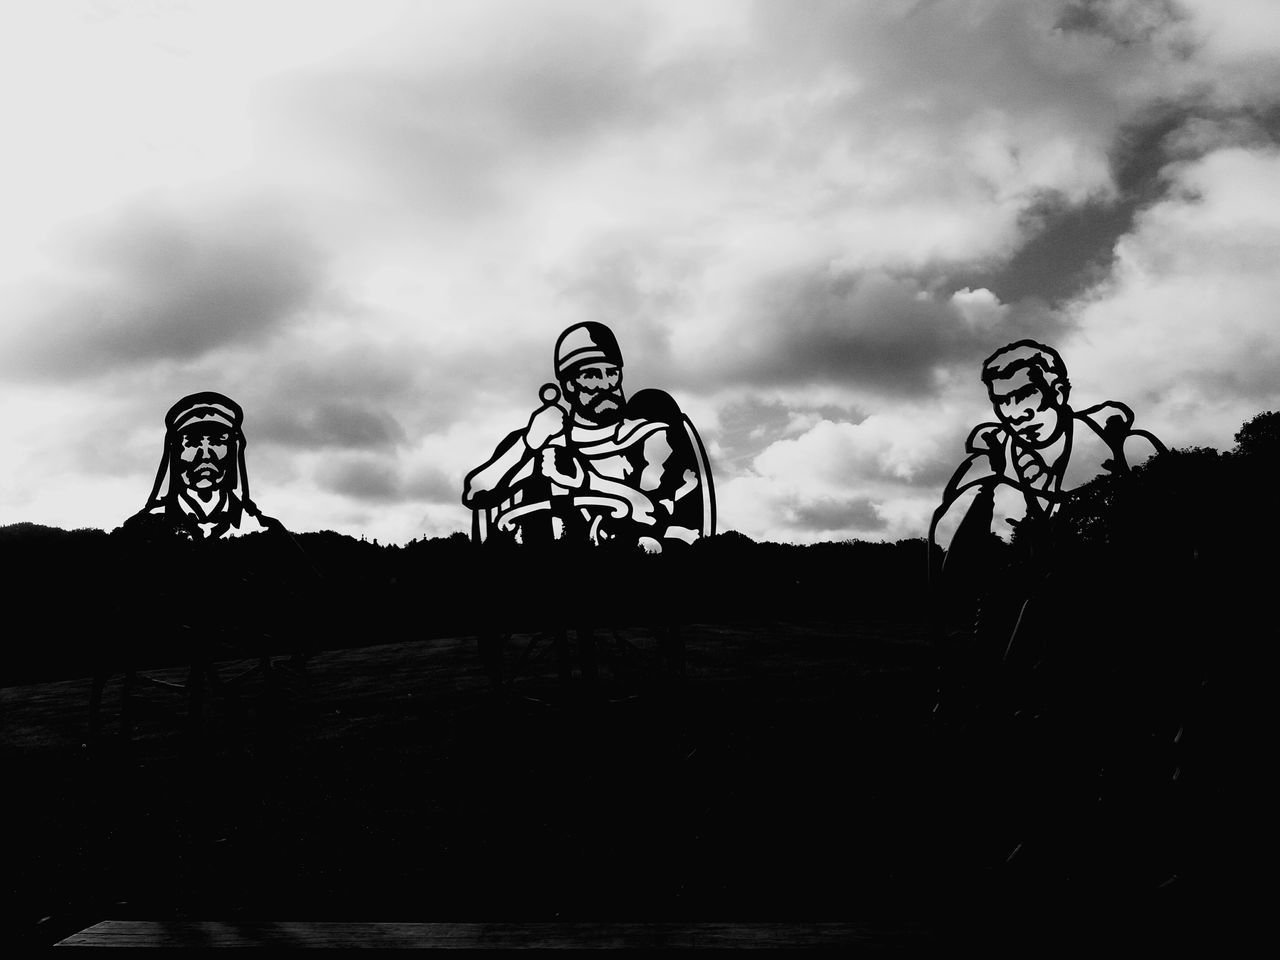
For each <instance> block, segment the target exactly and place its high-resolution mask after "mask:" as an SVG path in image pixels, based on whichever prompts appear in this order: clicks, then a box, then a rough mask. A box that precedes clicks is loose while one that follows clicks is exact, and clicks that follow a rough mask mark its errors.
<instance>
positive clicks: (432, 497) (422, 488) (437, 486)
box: [404, 468, 462, 503]
mask: <svg viewBox="0 0 1280 960" xmlns="http://www.w3.org/2000/svg"><path fill="white" fill-rule="evenodd" d="M404 495H405V499H406V500H417V501H422V502H424V503H457V502H458V500H459V499H460V498H461V497H462V481H461V480H460V479H459V478H457V477H450V476H448V475H447V474H445V472H444V471H443V470H436V469H432V468H427V469H424V470H421V471H420V472H418V473H417V474H412V475H410V476H409V478H408V479H407V480H406V481H405V484H404Z"/></svg>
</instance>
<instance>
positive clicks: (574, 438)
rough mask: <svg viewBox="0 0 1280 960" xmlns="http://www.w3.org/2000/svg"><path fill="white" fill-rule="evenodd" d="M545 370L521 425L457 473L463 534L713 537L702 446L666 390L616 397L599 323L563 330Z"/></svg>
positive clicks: (658, 543) (614, 352)
mask: <svg viewBox="0 0 1280 960" xmlns="http://www.w3.org/2000/svg"><path fill="white" fill-rule="evenodd" d="M555 365H556V376H557V378H558V379H559V383H560V385H559V387H557V386H556V385H555V384H546V385H544V386H543V387H542V389H541V391H540V392H539V396H540V398H541V400H542V403H543V405H542V407H540V408H539V409H538V410H536V411H535V412H534V414H533V416H531V417H530V418H529V424H528V426H527V427H525V428H524V429H521V430H514V431H512V432H511V433H510V434H508V435H507V437H506V438H505V439H504V440H503V441H502V443H500V444H499V445H498V448H497V449H496V450H495V451H494V453H493V456H492V457H491V458H490V459H489V460H488V461H487V462H486V463H484V464H482V465H481V466H479V467H477V468H476V469H475V470H473V471H471V473H469V474H468V475H467V478H466V483H465V489H464V491H463V495H462V502H463V503H464V504H466V505H467V506H468V507H471V508H472V510H473V511H475V513H474V523H473V527H472V532H473V536H474V538H475V539H476V540H478V541H481V542H483V541H485V540H488V539H489V538H490V537H491V536H493V535H495V534H497V535H506V536H509V537H510V538H511V539H513V540H515V541H517V542H520V543H535V542H544V541H546V540H548V539H562V538H568V539H575V540H578V541H579V542H583V541H586V542H590V543H592V544H596V545H598V544H602V543H605V542H610V541H620V542H622V543H625V544H628V545H635V546H639V547H641V548H642V549H643V550H644V551H645V552H647V553H659V552H661V551H662V549H663V545H664V544H670V543H672V542H674V541H679V542H683V543H692V542H693V541H694V540H696V539H697V538H698V537H699V536H710V535H711V534H713V533H714V532H715V492H714V488H713V486H712V479H711V470H710V468H709V466H708V464H707V457H706V452H705V450H704V449H703V446H702V441H701V440H700V439H699V437H698V434H697V431H696V430H695V429H694V428H693V424H692V423H691V422H690V421H689V418H688V417H686V416H685V415H684V414H683V413H681V411H680V408H679V406H678V405H677V404H676V402H675V400H674V399H672V397H671V396H670V395H669V394H666V393H664V392H662V391H660V390H642V391H640V392H639V393H637V394H636V395H635V396H634V397H632V399H631V400H630V402H628V401H627V399H626V394H625V393H624V391H623V389H622V351H621V350H620V349H619V347H618V341H617V339H616V338H615V337H614V335H613V332H612V331H611V330H610V329H609V328H608V327H606V326H605V325H604V324H602V323H580V324H577V325H576V326H572V327H570V328H568V329H567V330H565V331H564V332H563V333H562V334H561V335H560V339H559V340H558V341H557V342H556V350H555ZM562 400H563V401H564V402H563V403H562V402H561V401H562ZM566 426H567V427H568V429H566Z"/></svg>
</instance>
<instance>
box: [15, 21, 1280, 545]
mask: <svg viewBox="0 0 1280 960" xmlns="http://www.w3.org/2000/svg"><path fill="white" fill-rule="evenodd" d="M0 74H2V79H3V83H0V102H2V103H3V108H4V114H5V116H6V118H8V130H7V134H8V135H7V137H6V153H5V159H4V165H3V168H0V169H3V170H4V172H5V173H6V176H4V177H3V178H0V204H2V207H3V209H4V210H5V211H6V215H5V217H4V219H3V221H2V222H0V255H2V256H3V263H4V274H3V281H0V415H3V417H4V419H5V423H6V425H7V437H6V446H7V447H8V454H7V456H6V458H5V463H6V465H7V466H8V469H7V470H6V471H5V472H4V474H3V477H0V522H14V521H19V520H29V521H33V522H39V523H48V524H55V525H59V526H64V527H76V526H99V527H107V528H110V527H112V526H114V525H115V524H116V523H118V518H119V517H121V516H126V515H128V514H129V513H130V512H132V511H133V510H136V508H137V506H136V499H137V491H138V489H139V488H145V487H146V485H147V484H148V483H149V482H150V475H151V474H152V472H153V470H154V462H153V461H154V436H153V434H154V426H153V420H154V411H155V410H156V409H164V408H166V407H167V405H168V404H169V403H171V402H172V399H173V397H175V396H181V395H184V394H186V393H189V392H191V391H193V390H212V391H218V392H220V393H224V394H227V395H229V396H234V397H236V398H237V400H238V401H239V402H240V403H241V404H243V406H244V407H245V409H251V410H253V411H254V424H255V427H254V438H253V439H254V482H255V485H256V486H257V487H258V488H259V489H262V490H270V491H271V498H270V502H271V509H272V512H273V513H277V514H278V515H281V516H287V517H289V519H290V527H291V528H292V529H296V530H313V529H335V530H339V531H342V532H346V533H350V534H353V535H357V536H358V535H360V534H366V535H368V536H369V537H371V538H372V537H377V538H379V539H380V540H382V541H387V542H404V541H406V540H409V539H412V538H416V537H419V536H423V535H426V536H438V535H443V534H447V533H450V532H453V531H464V530H466V529H467V528H468V523H469V517H468V515H467V511H466V510H465V509H464V508H463V507H462V506H461V505H460V504H459V503H458V500H457V490H458V489H460V487H461V483H462V478H463V476H464V475H465V474H466V473H467V471H468V470H470V469H471V468H472V467H473V466H474V465H475V464H476V463H479V462H481V461H482V460H483V459H484V458H485V457H486V456H487V455H488V454H489V453H490V452H491V447H492V442H493V437H494V436H500V435H502V434H503V433H505V432H506V431H507V430H508V429H509V425H510V424H511V423H512V422H517V421H522V420H523V419H525V418H526V417H527V410H526V407H527V404H528V397H527V384H528V381H529V378H530V376H533V375H535V371H536V370H540V369H541V364H542V358H543V357H544V355H545V351H546V344H547V343H549V342H553V341H554V339H555V337H556V335H557V333H558V332H559V331H561V330H563V329H564V328H565V327H567V326H569V325H570V324H573V323H577V322H581V321H587V320H594V321H600V322H603V323H606V324H608V325H609V326H610V327H611V328H612V329H613V330H615V331H616V333H617V335H618V337H619V339H620V340H621V341H623V342H625V344H626V349H627V362H628V368H629V370H630V371H634V375H635V377H636V378H638V379H637V382H643V383H645V384H646V385H648V386H653V387H657V388H660V389H664V390H670V391H671V392H673V393H675V394H677V395H678V396H679V397H680V398H681V405H682V407H683V408H684V409H685V410H686V412H687V413H688V414H689V416H690V417H691V419H692V420H693V421H694V422H696V423H697V424H698V427H699V430H700V432H701V434H702V437H703V439H704V440H705V441H706V442H707V445H708V454H709V455H710V457H711V461H712V465H713V468H714V470H715V472H716V477H717V486H718V491H717V493H718V508H719V510H718V513H719V517H720V526H721V528H722V529H736V530H739V531H742V532H744V533H746V534H748V535H750V536H752V537H755V538H767V539H774V540H789V541H800V542H805V541H812V540H830V539H843V538H848V537H857V538H864V539H885V538H887V539H897V538H900V537H907V536H923V535H924V534H925V532H926V530H927V528H928V521H929V516H930V513H931V511H932V510H933V508H934V507H935V506H936V504H937V501H938V496H939V494H940V492H941V489H942V486H943V484H945V482H946V479H947V476H948V475H949V471H950V470H951V468H952V467H953V466H954V464H955V462H956V460H957V458H958V457H959V456H960V455H961V453H962V450H963V442H964V438H965V436H966V433H967V430H968V427H969V426H970V425H971V424H972V423H974V422H978V421H979V420H981V419H982V418H983V416H984V410H986V409H987V407H988V401H987V396H986V391H985V390H984V389H983V386H982V384H981V382H980V380H979V378H978V371H979V368H980V365H981V362H982V359H983V358H984V357H986V356H988V355H990V354H991V353H992V351H993V350H994V349H996V348H997V347H999V346H1000V345H1002V344H1005V343H1009V342H1012V341H1015V340H1019V339H1034V340H1037V341H1040V342H1047V343H1052V344H1053V345H1054V346H1056V347H1057V349H1058V350H1059V351H1060V352H1061V353H1062V355H1063V356H1064V357H1067V358H1069V363H1070V368H1071V375H1072V381H1073V384H1074V387H1073V389H1074V391H1075V393H1076V394H1077V395H1079V396H1082V397H1084V396H1088V397H1110V396H1117V397H1122V398H1123V399H1124V400H1125V402H1127V403H1128V404H1130V405H1131V406H1132V407H1133V408H1134V410H1135V411H1136V412H1137V413H1138V415H1139V416H1140V417H1141V420H1142V423H1143V425H1144V426H1145V427H1147V428H1149V429H1150V430H1151V431H1153V432H1154V433H1155V434H1156V435H1157V436H1159V437H1160V438H1161V439H1162V440H1163V441H1164V442H1165V443H1166V444H1167V445H1168V446H1170V447H1179V446H1186V445H1192V444H1206V445H1213V446H1217V447H1220V448H1228V447H1230V445H1231V437H1232V434H1233V433H1234V432H1235V430H1237V429H1238V428H1239V426H1240V424H1241V423H1242V422H1243V421H1244V420H1246V419H1248V418H1249V417H1250V416H1252V415H1253V414H1255V413H1257V412H1259V411H1262V410H1266V409H1275V408H1280V376H1278V375H1277V374H1278V373H1280V332H1278V331H1280V324H1278V323H1277V321H1280V316H1277V311H1278V309H1280V308H1277V306H1276V304H1277V303H1280V275H1278V274H1277V273H1276V271H1275V269H1274V265H1275V263H1276V262H1277V255H1278V254H1280V186H1278V184H1280V5H1276V4H1275V3H1272V2H1270V0H1230V2H1224V0H1212V2H1211V0H1179V2H1173V0H1168V2H1166V0H1146V2H1136V0H1113V2H1085V0H1071V2H1062V0H1052V2H1051V0H955V2H937V3H928V2H889V3H885V2H874V3H873V2H865V3H855V2H813V3H806V4H795V3H792V2H786V0H760V2H754V3H748V2H727V0H726V2H711V0H703V2H699V3H697V4H680V3H676V2H673V0H652V2H639V0H637V2H628V0H622V2H617V3H609V4H600V3H595V2H591V0H575V2H568V0H533V2H528V0H526V2H520V3H516V2H514V0H507V2H496V0H494V2H466V3H463V2H458V3H450V2H434V3H431V4H421V3H411V2H400V3H395V2H362V3H358V4H357V3H354V2H350V3H348V2H344V3H324V2H301V0H298V2H259V3H253V4H249V3H239V2H228V3H218V4H213V3H208V4H186V3H176V2H175V3H167V2H157V3H152V4H147V5H139V4H134V3H111V2H93V3H88V2H86V3H68V4H61V5H49V4H39V3H35V2H32V3H19V4H6V5H5V6H4V8H3V10H0ZM531 358H532V359H531Z"/></svg>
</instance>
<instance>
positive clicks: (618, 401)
mask: <svg viewBox="0 0 1280 960" xmlns="http://www.w3.org/2000/svg"><path fill="white" fill-rule="evenodd" d="M605 403H612V404H613V405H614V406H616V407H620V406H622V391H621V390H607V391H602V392H601V393H600V394H599V395H598V396H596V397H593V398H592V399H591V401H590V402H589V403H588V404H587V407H588V408H589V409H591V410H599V409H600V407H602V406H603V405H604V404H605Z"/></svg>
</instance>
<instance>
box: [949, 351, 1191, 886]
mask: <svg viewBox="0 0 1280 960" xmlns="http://www.w3.org/2000/svg"><path fill="white" fill-rule="evenodd" d="M982 379H983V381H984V382H985V383H986V385H987V390H988V395H989V397H990V399H991V402H992V407H993V409H994V411H995V414H996V417H997V421H996V422H994V423H984V424H981V425H979V426H978V427H976V428H975V429H974V430H973V431H972V432H971V434H970V436H969V439H968V441H967V443H966V451H967V456H966V458H965V460H964V462H963V463H962V464H961V465H960V467H959V468H958V469H957V470H956V472H955V473H954V475H953V476H952V478H951V480H950V482H949V483H948V484H947V487H946V489H945V491H944V494H943V499H942V503H941V505H940V506H939V507H938V509H937V511H936V512H935V514H934V518H933V523H932V525H931V528H930V541H931V542H932V541H933V540H934V538H935V536H936V534H937V530H938V525H939V523H940V522H941V520H942V519H943V518H944V517H945V516H946V515H947V514H948V512H950V511H952V510H955V509H957V507H958V505H960V504H962V503H967V508H966V509H965V512H964V514H963V517H962V519H961V520H960V522H959V525H958V526H957V528H956V531H955V534H954V536H953V537H952V539H951V544H950V546H949V549H948V550H947V553H946V558H945V561H944V562H943V565H942V569H941V575H940V576H939V577H936V578H935V579H934V587H935V592H934V601H935V605H936V609H937V613H938V617H939V620H940V624H939V626H940V627H941V628H942V631H943V632H944V633H945V634H946V636H945V647H944V650H943V660H942V665H943V668H944V672H943V677H942V684H941V689H940V690H939V702H938V707H937V708H936V713H935V715H936V716H937V717H938V718H939V719H940V720H942V721H946V722H948V723H950V724H951V730H952V732H953V733H955V734H956V735H957V736H959V737H961V739H962V743H961V745H960V746H959V747H957V753H961V754H964V755H966V756H968V757H969V761H970V762H971V763H974V764H978V765H981V767H982V769H983V770H984V779H985V781H986V784H985V785H986V788H987V789H991V790H993V791H995V792H1004V793H1006V794H1009V795H1016V796H1018V797H1020V802H1019V804H1018V805H1017V807H1016V809H1014V810H1012V811H1010V815H1009V816H1008V817H1007V819H1006V821H1005V822H1004V824H1002V829H1003V836H1004V844H1005V853H1006V854H1008V856H1009V858H1010V862H1011V863H1013V862H1014V861H1017V863H1016V865H1015V866H1014V867H1012V868H1011V869H1015V870H1028V869H1029V870H1033V871H1046V870H1048V871H1058V872H1060V874H1061V875H1062V876H1066V875H1074V876H1086V875H1089V874H1090V871H1092V870H1096V869H1099V865H1100V864H1104V863H1105V864H1110V866H1111V868H1112V869H1117V870H1118V869H1120V864H1121V860H1120V859H1118V858H1117V855H1116V852H1115V851H1114V850H1107V851H1101V850H1100V849H1099V848H1098V846H1097V844H1098V843H1099V838H1101V837H1107V838H1108V839H1107V841H1106V842H1107V843H1111V842H1112V839H1111V838H1113V837H1114V836H1116V835H1119V834H1122V833H1123V834H1126V835H1127V836H1128V837H1129V841H1128V842H1130V843H1131V844H1132V845H1133V846H1134V847H1135V848H1137V847H1141V846H1142V845H1143V844H1147V849H1146V850H1144V851H1143V852H1142V853H1141V854H1139V855H1134V856H1133V857H1132V858H1131V860H1130V862H1131V864H1132V865H1133V866H1134V869H1141V870H1147V871H1151V872H1152V874H1153V875H1152V876H1151V877H1148V878H1147V881H1146V882H1149V883H1150V884H1151V885H1152V886H1154V885H1155V884H1156V883H1159V882H1162V881H1165V880H1167V879H1168V878H1169V877H1170V876H1171V875H1172V874H1173V872H1174V871H1173V869H1172V868H1171V867H1169V866H1168V865H1167V864H1166V863H1162V862H1161V861H1160V858H1159V857H1155V856H1153V855H1151V851H1153V850H1156V849H1157V848H1158V847H1159V844H1158V843H1157V842H1156V841H1155V840H1154V839H1152V838H1153V836H1154V834H1153V831H1159V830H1165V831H1167V830H1168V829H1170V822H1171V818H1172V814H1171V810H1172V802H1171V797H1172V794H1171V792H1170V787H1169V784H1170V783H1171V782H1172V781H1174V780H1176V778H1177V769H1178V761H1177V757H1176V750H1175V744H1176V742H1177V741H1178V738H1179V736H1180V731H1181V730H1182V728H1183V726H1184V724H1185V721H1186V716H1187V711H1188V706H1187V705H1188V702H1189V699H1188V698H1189V689H1190V686H1191V685H1192V684H1191V683H1190V678H1191V677H1192V676H1193V675H1194V674H1195V672H1196V668H1195V666H1194V664H1193V663H1192V662H1191V660H1190V658H1189V657H1188V655H1187V649H1188V644H1187V642H1186V641H1187V635H1186V633H1185V632H1184V631H1185V630H1186V629H1187V624H1186V623H1184V624H1182V625H1179V624H1178V623H1177V622H1176V621H1175V620H1174V619H1173V618H1171V617H1169V616H1168V615H1167V613H1166V610H1167V608H1166V607H1165V606H1163V605H1159V604H1156V603H1153V595H1154V594H1155V593H1156V591H1162V590H1168V589H1171V588H1173V589H1178V588H1179V587H1181V588H1182V589H1184V590H1187V589H1191V585H1192V584H1193V583H1194V580H1195V572H1194V567H1193V565H1192V560H1193V557H1194V555H1195V550H1194V546H1195V544H1194V540H1188V541H1186V542H1185V543H1184V546H1186V547H1188V548H1189V549H1187V550H1181V549H1178V548H1177V546H1175V545H1174V544H1172V543H1170V542H1169V538H1168V534H1167V531H1168V529H1169V527H1170V524H1169V516H1168V512H1167V505H1166V509H1165V511H1164V514H1165V515H1164V516H1163V517H1159V516H1157V515H1156V513H1154V512H1153V510H1152V505H1153V504H1154V503H1156V502H1157V501H1158V499H1159V495H1161V494H1163V493H1166V492H1167V491H1164V490H1163V489H1162V487H1161V482H1160V481H1161V478H1162V475H1163V471H1160V470H1155V472H1152V471H1153V469H1154V468H1155V466H1156V465H1157V464H1158V463H1161V462H1163V460H1164V458H1165V457H1167V456H1168V454H1167V451H1166V450H1165V448H1164V446H1163V444H1161V442H1160V441H1159V440H1158V439H1157V438H1156V437H1155V436H1153V435H1152V434H1151V433H1149V432H1148V431H1145V430H1140V429H1135V428H1134V425H1133V424H1134V416H1133V412H1132V411H1131V410H1130V409H1129V408H1128V407H1126V406H1125V405H1123V404H1120V403H1115V402H1108V403H1103V404H1099V405H1097V406H1092V407H1089V408H1087V409H1083V410H1078V411H1077V410H1075V409H1073V408H1072V407H1071V406H1070V404H1069V403H1068V398H1069V395H1070V381H1069V380H1068V379H1067V373H1066V369H1065V366H1064V364H1063V362H1062V358H1061V357H1060V356H1059V355H1058V353H1057V352H1056V351H1054V350H1053V349H1052V348H1050V347H1047V346H1045V345H1043V344H1039V343H1035V342H1033V341H1029V340H1023V341H1019V342H1017V343H1014V344H1010V345H1009V346H1006V347H1004V348H1002V349H1001V350H998V351H997V352H996V353H994V354H993V355H992V356H991V357H989V358H988V359H987V361H986V362H985V364H984V365H983V373H982ZM1153 453H1154V454H1159V455H1160V456H1158V457H1151V454H1153ZM1140 464H1142V465H1143V466H1142V467H1141V468H1140V469H1135V468H1136V467H1138V466H1139V465H1140ZM1002 515H1003V516H1004V517H1005V519H1006V520H1007V521H1008V522H1009V523H1010V524H1011V525H1012V526H1013V531H1012V537H1011V538H1010V542H1009V543H1007V544H1006V543H1005V542H1004V541H1003V540H1002V539H1001V538H999V537H997V536H996V535H995V531H994V529H993V527H994V524H995V522H996V521H997V519H998V518H1000V517H1001V516H1002ZM931 572H932V568H931ZM1183 619H1184V620H1185V621H1189V620H1190V619H1191V618H1190V617H1188V616H1186V615H1185V614H1184V617H1183ZM1099 802H1105V803H1106V804H1107V805H1108V806H1107V807H1106V812H1107V814H1108V815H1109V816H1111V817H1113V818H1114V820H1112V821H1105V822H1104V821H1102V820H1099V819H1098V817H1099V813H1098V808H1097V804H1098V803H1099ZM1117 809H1120V810H1124V811H1126V812H1124V813H1116V812H1114V811H1116V810H1117ZM1133 810H1140V811H1141V814H1140V815H1137V814H1133V813H1130V812H1127V811H1133ZM1064 824H1070V825H1071V826H1070V827H1069V828H1067V827H1065V826H1064ZM1090 824H1092V826H1090ZM1121 826H1123V829H1121ZM996 842H997V843H998V841H996ZM1166 852H1167V845H1166ZM1157 874H1158V875H1157Z"/></svg>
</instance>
